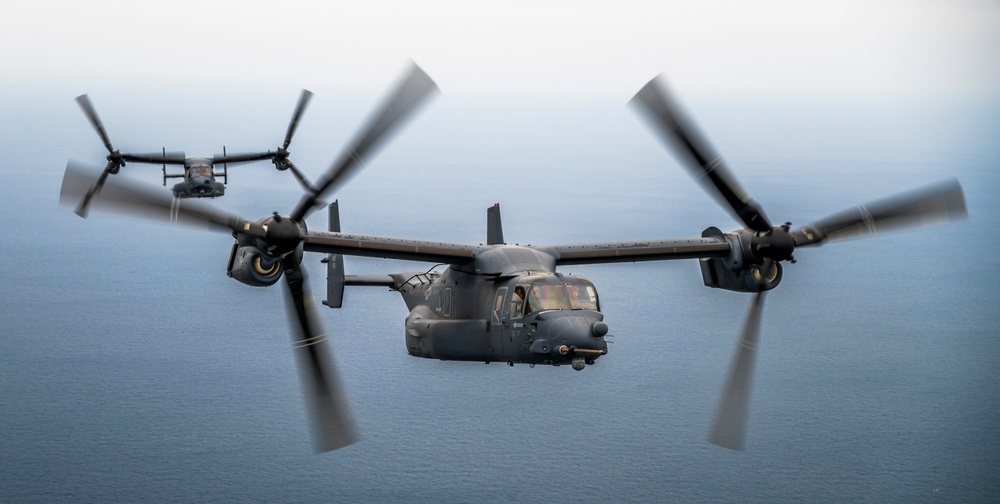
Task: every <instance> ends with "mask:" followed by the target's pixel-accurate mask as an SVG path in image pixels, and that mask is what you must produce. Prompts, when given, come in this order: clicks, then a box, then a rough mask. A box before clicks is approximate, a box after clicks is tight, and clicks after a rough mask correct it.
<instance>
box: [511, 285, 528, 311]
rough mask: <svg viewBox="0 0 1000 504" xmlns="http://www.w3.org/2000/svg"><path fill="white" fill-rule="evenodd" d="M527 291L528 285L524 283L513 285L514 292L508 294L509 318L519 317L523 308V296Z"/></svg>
mask: <svg viewBox="0 0 1000 504" xmlns="http://www.w3.org/2000/svg"><path fill="white" fill-rule="evenodd" d="M527 293H528V287H527V286H526V285H518V286H516V287H514V293H513V294H511V296H510V317H511V318H521V312H522V310H524V308H525V303H524V298H525V297H526V296H527ZM528 313H531V312H528Z"/></svg>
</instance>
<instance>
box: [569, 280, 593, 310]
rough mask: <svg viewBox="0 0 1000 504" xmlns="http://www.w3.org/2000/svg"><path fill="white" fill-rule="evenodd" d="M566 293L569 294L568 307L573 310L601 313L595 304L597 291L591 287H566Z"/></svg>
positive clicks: (588, 285)
mask: <svg viewBox="0 0 1000 504" xmlns="http://www.w3.org/2000/svg"><path fill="white" fill-rule="evenodd" d="M566 291H567V292H568V293H569V303H570V307H572V308H573V309H574V310H594V311H601V310H600V304H599V303H598V302H597V290H596V289H594V286H593V285H590V284H580V285H567V286H566Z"/></svg>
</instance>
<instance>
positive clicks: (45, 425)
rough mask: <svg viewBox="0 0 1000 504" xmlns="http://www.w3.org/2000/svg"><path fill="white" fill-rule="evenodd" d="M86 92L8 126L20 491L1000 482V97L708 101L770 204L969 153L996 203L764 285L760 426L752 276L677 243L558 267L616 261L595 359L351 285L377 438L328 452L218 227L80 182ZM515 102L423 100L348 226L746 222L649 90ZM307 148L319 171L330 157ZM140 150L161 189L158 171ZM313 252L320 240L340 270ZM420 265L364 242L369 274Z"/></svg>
mask: <svg viewBox="0 0 1000 504" xmlns="http://www.w3.org/2000/svg"><path fill="white" fill-rule="evenodd" d="M67 101H68V100H67ZM65 105H66V107H65V108H66V110H63V109H61V108H58V107H54V108H52V110H54V111H53V112H52V113H51V114H49V115H46V116H44V117H41V118H35V119H32V120H27V119H25V120H24V121H22V122H18V123H16V125H15V122H14V121H5V124H4V131H5V133H6V135H5V136H4V137H3V138H4V140H3V143H2V144H0V145H2V152H3V154H4V162H3V163H2V165H0V168H2V177H3V181H4V187H3V189H2V192H0V194H2V195H3V198H2V202H3V203H2V204H3V206H2V210H3V212H0V224H2V226H3V229H4V233H3V237H2V239H0V252H2V255H3V257H4V258H5V261H4V263H3V265H2V266H0V272H2V276H0V281H2V285H3V289H2V290H0V303H2V304H0V305H2V307H3V309H2V310H0V328H2V337H0V376H2V379H0V432H2V436H0V502H143V501H171V502H217V501H228V502H317V501H325V502H427V503H432V502H433V503H439V502H574V503H579V502H595V503H596V502H602V503H603V502H676V501H680V502H734V501H739V502H880V503H881V502H996V501H997V500H998V499H1000V478H997V473H996V468H997V467H1000V436H998V432H1000V430H998V422H997V415H998V412H1000V392H998V390H1000V367H998V364H1000V344H998V342H997V338H998V336H1000V321H998V319H997V318H996V308H997V306H998V304H1000V290H998V287H997V286H998V285H1000V283H998V282H1000V260H998V259H997V256H996V250H997V249H998V245H1000V238H998V236H1000V233H998V231H1000V229H998V225H997V222H998V218H1000V203H998V201H997V197H996V193H997V189H1000V184H998V181H1000V176H998V175H997V170H996V167H997V166H998V161H1000V148H998V146H997V144H996V141H995V136H996V135H995V134H996V132H997V131H1000V128H998V126H1000V120H998V118H1000V115H998V114H996V112H997V110H996V109H995V108H993V109H987V110H986V111H983V110H981V109H980V110H976V111H975V112H973V111H971V109H970V110H963V113H961V114H957V115H953V114H944V115H935V111H926V112H924V113H923V115H921V113H919V112H913V111H912V110H909V111H908V112H909V115H908V116H907V119H906V120H904V119H899V120H897V121H892V120H884V121H882V122H879V123H877V124H871V123H865V124H861V125H860V126H859V125H858V124H852V121H851V120H850V119H853V118H855V117H862V118H868V119H871V118H872V117H884V115H882V113H883V112H886V111H885V110H879V111H877V112H871V111H868V110H867V109H864V108H863V107H862V106H861V105H859V106H858V107H859V110H857V111H855V112H852V113H853V114H856V116H851V115H850V114H848V113H847V112H844V110H843V109H837V110H818V111H817V110H807V111H802V110H795V109H793V108H789V109H787V110H784V114H783V115H781V114H779V117H777V118H773V117H772V118H768V119H767V120H765V121H763V124H761V121H760V120H759V116H755V115H754V113H755V111H753V110H745V109H744V110H742V111H738V112H736V114H737V115H736V117H735V118H733V120H732V121H727V120H725V119H724V118H725V117H726V116H725V112H726V111H725V110H724V107H720V109H719V110H714V109H709V110H708V113H707V114H706V116H707V117H705V119H704V121H705V123H706V127H707V128H708V129H709V131H710V133H711V135H712V137H713V139H714V140H715V141H716V143H717V144H718V146H719V147H720V149H721V150H722V152H723V153H724V154H726V156H727V159H729V161H730V163H731V164H732V165H733V167H734V170H735V171H736V173H737V174H738V175H739V177H740V178H741V180H742V182H743V183H744V185H745V186H746V187H747V188H748V189H749V190H750V191H751V193H752V194H753V195H754V197H755V198H756V199H757V200H758V201H759V202H761V203H762V204H763V205H764V207H765V209H766V210H767V212H768V214H769V215H770V216H771V217H772V219H773V220H775V221H779V220H786V219H787V220H793V221H794V222H795V223H796V224H803V223H806V222H809V221H811V220H814V219H818V218H820V217H822V216H824V215H827V214H829V213H832V212H835V211H838V210H841V209H843V208H846V207H849V206H851V205H854V204H857V203H862V202H865V201H869V200H872V199H875V198H877V197H880V196H883V195H886V194H891V193H893V192H895V191H899V190H903V189H907V188H912V187H916V186H919V185H922V184H924V183H929V182H933V181H936V180H940V179H943V178H947V177H951V176H956V177H958V178H959V180H960V181H961V182H962V183H963V185H964V187H965V190H966V196H967V199H968V205H969V213H970V220H969V221H968V222H964V223H960V224H956V225H951V226H945V227H936V228H927V229H921V230H917V231H914V232H910V233H900V234H893V235H887V236H880V237H877V238H873V239H868V240H860V241H852V242H843V243H834V244H829V245H825V246H823V247H820V248H816V249H810V250H803V251H799V252H798V253H796V257H797V259H798V262H797V263H796V264H791V265H786V268H785V275H784V280H783V282H782V285H781V286H779V287H778V289H776V290H775V291H774V292H772V293H771V294H770V295H769V296H768V298H767V302H766V306H765V311H764V318H763V325H762V344H761V350H760V356H759V360H758V369H757V374H756V382H755V386H754V399H753V405H752V409H751V422H750V430H749V436H748V442H747V447H746V450H745V451H743V452H731V451H727V450H723V449H721V448H717V447H715V446H713V445H711V444H709V443H707V442H706V441H704V436H705V432H706V429H707V427H708V424H709V421H710V418H711V414H712V409H713V407H714V403H715V399H716V396H717V394H718V391H719V388H720V386H721V383H722V380H723V377H724V375H725V370H726V368H727V366H728V362H729V357H730V353H731V351H732V348H733V346H734V344H735V341H736V338H737V333H738V331H739V327H740V324H741V321H742V317H743V314H744V312H745V310H746V307H747V305H748V302H749V297H748V296H746V295H740V294H737V293H731V292H724V291H717V290H711V289H708V288H705V287H704V286H703V285H702V282H701V278H700V273H699V270H698V266H697V263H696V262H695V261H675V262H664V263H641V264H616V265H594V266H581V267H575V268H568V269H565V270H564V271H566V272H571V273H574V274H580V275H583V276H586V277H588V278H590V279H591V280H592V281H594V283H595V284H596V285H597V287H598V290H599V292H600V295H601V300H602V306H603V308H604V313H605V316H606V321H607V322H608V324H609V326H610V327H611V334H613V335H614V336H613V338H611V340H612V341H613V343H612V344H611V349H610V353H609V354H608V355H607V356H604V357H602V358H601V359H600V360H599V361H598V363H597V364H596V365H594V366H591V367H588V368H587V369H586V370H584V371H582V372H575V371H573V370H571V369H570V368H568V367H559V368H551V367H541V366H538V367H535V368H529V367H528V366H523V365H521V366H514V367H508V366H504V365H497V364H492V365H484V364H476V363H457V362H440V361H434V360H426V359H418V358H415V357H411V356H409V355H407V353H406V351H405V348H404V345H403V319H404V318H405V316H406V310H405V307H404V305H403V303H402V301H401V300H400V299H399V298H398V296H397V295H395V294H394V293H392V292H389V291H388V290H386V289H360V288H356V289H351V290H348V292H347V297H346V300H345V307H344V308H343V309H341V310H325V311H323V312H321V316H322V320H323V323H324V324H325V325H326V327H327V329H328V331H329V333H330V334H331V338H332V342H333V346H334V349H335V352H336V359H337V361H338V364H339V365H340V367H341V370H342V373H343V374H344V377H345V380H346V382H347V386H348V388H349V391H350V395H351V401H352V403H353V405H354V406H355V408H356V410H357V415H358V418H359V422H360V425H361V427H362V430H363V436H364V439H363V441H362V442H360V443H357V444H355V445H352V446H350V447H347V448H345V449H342V450H338V451H335V452H331V453H325V454H319V455H316V454H313V452H312V447H311V444H310V438H309V432H308V426H307V425H306V423H305V417H304V414H303V404H302V399H301V396H300V394H299V385H298V381H297V376H296V371H295V369H294V364H295V362H294V359H293V356H292V353H291V348H290V345H289V337H288V328H287V323H286V318H285V314H284V305H283V301H282V299H281V298H282V294H283V293H282V291H281V290H280V288H277V287H275V288H268V289H254V288H249V287H246V286H243V285H242V284H239V283H236V282H233V281H231V280H229V279H228V278H226V276H225V265H226V260H227V259H228V253H229V247H230V246H231V242H232V239H231V237H228V236H225V235H224V234H220V235H216V234H212V233H207V232H202V231H192V230H188V229H183V228H172V227H169V226H161V225H156V224H148V223H146V222H143V221H138V220H133V219H128V218H118V217H112V216H107V215H98V214H95V215H93V216H92V217H91V218H90V219H87V220H81V219H79V218H78V217H76V216H75V215H73V214H72V212H71V211H70V209H66V208H60V207H58V205H57V199H58V191H59V183H60V179H61V175H62V169H63V167H64V166H65V162H66V159H67V158H68V157H77V158H83V157H87V156H89V157H90V158H93V159H97V160H99V159H101V158H100V151H99V150H97V149H99V148H100V145H99V144H98V143H97V140H96V139H95V138H91V137H90V136H88V135H91V134H92V133H91V132H90V131H89V130H86V129H85V128H86V125H85V123H84V122H83V121H82V120H79V118H77V117H76V116H75V114H78V111H76V110H75V108H74V105H73V104H72V103H67V104H65ZM442 106H443V107H444V108H445V110H446V111H450V110H451V109H450V108H449V107H451V105H448V104H447V103H444V104H442ZM616 106H617V105H616ZM494 112H495V115H494V116H493V117H494V118H496V121H494V122H492V123H490V124H489V127H490V128H493V130H490V131H488V132H487V131H478V133H477V130H476V128H472V127H470V128H465V129H461V128H457V129H456V128H455V127H451V129H448V127H446V126H444V124H446V122H447V120H449V119H451V120H454V119H455V117H454V116H451V115H449V114H445V113H441V114H439V115H433V114H429V117H427V118H424V119H421V120H423V121H425V122H424V123H421V122H420V121H417V122H416V124H415V125H413V126H412V127H411V128H410V131H407V132H406V133H405V134H404V135H402V136H401V138H400V139H399V140H398V141H397V142H394V144H393V145H392V146H391V147H390V148H389V149H388V150H387V151H386V152H385V153H383V155H382V156H380V157H379V158H378V160H376V161H374V162H373V163H372V164H371V165H370V166H369V167H368V168H367V170H366V172H365V173H363V174H362V175H360V176H358V177H357V178H356V179H355V180H354V181H352V182H351V184H350V185H349V186H348V187H346V188H345V189H344V190H342V191H341V192H340V193H338V194H337V195H336V197H337V198H339V199H340V202H341V208H342V222H343V226H344V229H345V230H350V231H358V232H364V233H368V234H377V235H387V236H404V237H414V238H427V239H439V240H442V241H456V242H468V243H480V242H482V241H484V238H485V209H486V207H488V206H490V205H492V204H493V203H494V202H497V201H498V202H500V203H501V205H502V207H503V213H504V228H505V234H506V237H507V239H508V241H510V242H518V243H522V244H523V243H532V244H555V243H579V242H587V241H612V240H617V239H628V238H634V239H642V238H661V237H662V238H666V237H688V236H699V235H700V232H701V230H702V229H704V228H705V227H707V226H710V225H716V226H719V227H722V228H723V229H732V228H735V227H736V225H735V223H733V221H732V219H731V218H729V217H728V215H727V214H726V213H725V212H723V211H721V210H719V209H718V208H717V207H716V206H715V204H714V203H713V201H712V200H711V199H710V198H709V197H707V196H706V195H704V194H703V193H702V192H701V191H700V190H699V188H698V186H697V185H696V184H694V183H693V182H691V181H690V180H689V179H688V178H687V176H686V174H685V173H684V172H683V171H682V170H681V169H679V168H678V167H677V166H676V164H675V163H674V162H673V161H672V157H671V156H670V155H669V154H668V153H666V152H664V151H663V149H662V148H661V147H660V146H658V145H657V144H656V143H655V141H654V140H653V139H652V137H651V136H650V135H648V133H645V132H644V131H643V128H642V127H641V125H637V124H638V121H637V120H636V119H635V118H634V117H633V116H631V114H629V113H628V112H625V111H618V112H615V113H616V114H617V113H620V114H621V117H619V116H618V115H614V116H610V115H607V114H610V113H609V112H607V111H606V110H604V109H600V108H598V109H597V110H595V111H591V112H590V113H592V114H593V115H594V117H591V118H589V119H592V120H593V123H596V124H600V121H599V120H597V119H598V118H604V117H605V116H607V117H613V118H614V119H608V123H607V124H608V126H607V128H606V129H602V128H601V127H599V126H596V125H592V126H589V127H588V129H577V130H573V131H572V132H570V133H568V132H567V130H565V129H560V128H559V127H558V126H560V124H559V123H558V120H557V119H553V117H555V114H552V115H545V114H542V117H541V119H539V120H538V121H535V122H533V123H532V124H531V125H525V124H522V123H520V122H518V121H517V120H515V118H514V116H513V115H509V116H504V115H503V112H502V111H494ZM576 113H577V114H578V115H577V116H573V117H572V118H569V119H565V120H567V121H573V122H576V121H579V120H580V118H581V117H586V116H587V112H586V111H584V112H581V111H579V110H578V111H576ZM731 113H732V112H731ZM8 116H9V114H8ZM914 116H915V117H918V118H920V119H921V120H920V121H916V122H915V121H913V120H911V119H912V117H914ZM106 120H107V119H106ZM505 121H506V122H505ZM547 121H548V122H547ZM838 121H840V122H838ZM619 123H620V124H631V125H632V126H628V127H626V128H630V129H626V130H624V131H623V130H618V129H616V126H617V125H618V124H619ZM817 124H818V125H817ZM748 125H756V127H747V126H748ZM709 126H710V127H709ZM805 126H808V127H805ZM482 128H483V129H484V130H485V129H488V128H487V127H486V126H482ZM525 128H527V131H525ZM531 128H536V129H531ZM546 128H550V129H551V131H552V133H551V134H550V135H548V136H546ZM163 129H164V130H166V129H169V128H166V127H164V128H163ZM505 131H506V132H507V133H509V135H510V136H509V137H505V136H503V133H504V132H505ZM182 133H183V132H176V133H174V134H176V135H178V136H177V137H174V138H173V140H174V141H176V142H177V143H181V142H182V141H183V140H185V139H186V138H187V137H185V136H183V134H182ZM487 133H488V134H487ZM128 134H129V135H132V137H137V136H140V134H139V133H137V132H135V131H130V132H129V133H128ZM186 134H189V135H190V134H191V133H186ZM463 135H464V136H463ZM601 135H606V139H607V141H606V142H598V141H595V140H596V139H597V138H598V137H600V136H601ZM53 137H55V138H63V139H65V140H66V141H65V142H63V143H61V144H59V145H58V146H57V147H53V144H52V143H51V142H50V140H51V139H52V138H53ZM775 138H778V140H775ZM300 140H301V139H300ZM300 140H297V141H300ZM303 142H304V143H308V140H303ZM452 147H454V148H452ZM327 150H328V151H329V150H335V148H334V147H330V148H328V149H327ZM330 157H332V155H330ZM299 165H300V166H302V167H303V168H304V171H307V173H309V174H311V175H312V176H313V177H315V174H317V173H318V172H319V171H320V170H321V169H322V166H323V165H324V164H323V163H321V162H314V163H303V162H299ZM306 166H309V168H305V167H306ZM126 169H127V170H129V171H130V173H128V174H123V175H121V176H134V177H136V178H143V179H144V180H146V181H148V182H150V183H158V180H157V178H156V177H158V176H159V175H158V169H156V167H153V168H151V169H150V171H149V172H143V171H142V169H138V168H133V167H132V166H131V165H130V166H129V167H127V168H126ZM241 170H242V169H241ZM234 172H235V171H231V175H236V176H232V177H231V182H230V186H229V191H230V193H229V194H228V195H227V196H226V197H225V198H223V199H219V200H217V201H215V202H213V203H214V204H216V205H218V206H220V207H222V208H225V209H227V210H230V211H233V212H237V213H241V214H243V215H247V216H253V217H257V216H259V215H265V214H267V213H270V212H271V211H272V210H281V211H285V212H287V211H288V209H289V208H291V207H292V206H293V205H294V203H295V202H296V201H297V200H298V197H299V195H298V192H297V186H296V184H295V183H294V181H293V180H292V179H291V177H290V176H288V175H287V174H278V173H275V172H274V170H272V169H271V168H270V166H269V165H260V166H257V167H256V168H249V167H248V168H247V169H246V170H245V171H240V172H236V173H234ZM164 190H166V189H164ZM309 224H310V226H312V227H314V228H323V227H325V225H326V223H325V221H324V216H323V215H321V213H317V214H316V215H314V216H313V217H312V218H310V221H309ZM319 259H320V257H319V256H315V257H309V258H307V263H306V264H307V268H308V271H309V272H310V274H311V276H310V281H311V284H312V286H313V290H314V292H315V293H316V294H317V295H318V296H322V293H323V292H324V287H323V280H324V279H323V276H324V273H323V271H324V270H323V269H322V267H321V266H322V265H321V264H320V263H319ZM422 267H429V266H428V265H420V264H409V263H401V262H397V261H388V260H375V259H362V258H349V259H348V261H347V268H348V272H349V273H356V274H379V273H387V272H393V271H406V270H411V269H414V268H422Z"/></svg>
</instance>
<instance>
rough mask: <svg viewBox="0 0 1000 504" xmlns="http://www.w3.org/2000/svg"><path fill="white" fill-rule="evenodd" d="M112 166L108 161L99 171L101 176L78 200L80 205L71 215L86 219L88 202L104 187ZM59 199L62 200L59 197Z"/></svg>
mask: <svg viewBox="0 0 1000 504" xmlns="http://www.w3.org/2000/svg"><path fill="white" fill-rule="evenodd" d="M112 166H114V163H112V162H111V161H108V165H107V166H105V167H104V170H103V171H101V175H100V176H99V177H98V178H97V182H96V183H94V185H92V186H90V189H88V190H87V193H86V194H84V195H83V199H81V200H80V204H79V205H77V206H76V210H73V213H75V214H77V215H79V216H80V217H83V218H84V219H86V218H87V213H88V212H89V210H90V200H91V199H93V198H94V196H96V195H97V193H99V192H101V188H102V187H104V181H105V180H106V179H107V178H108V174H110V173H111V167H112ZM67 169H68V167H67ZM63 182H64V183H65V179H63ZM64 187H65V186H64ZM60 199H62V198H61V195H60Z"/></svg>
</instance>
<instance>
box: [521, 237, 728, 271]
mask: <svg viewBox="0 0 1000 504" xmlns="http://www.w3.org/2000/svg"><path fill="white" fill-rule="evenodd" d="M538 249H539V250H542V251H544V252H546V253H548V254H551V255H552V256H553V257H555V258H556V265H558V266H566V265H573V264H600V263H617V262H638V261H666V260H671V259H698V258H702V257H725V256H727V255H729V253H730V248H729V243H728V242H726V240H725V239H724V238H722V237H709V238H687V239H679V240H648V241H631V242H608V243H584V244H578V245H556V246H551V247H538Z"/></svg>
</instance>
